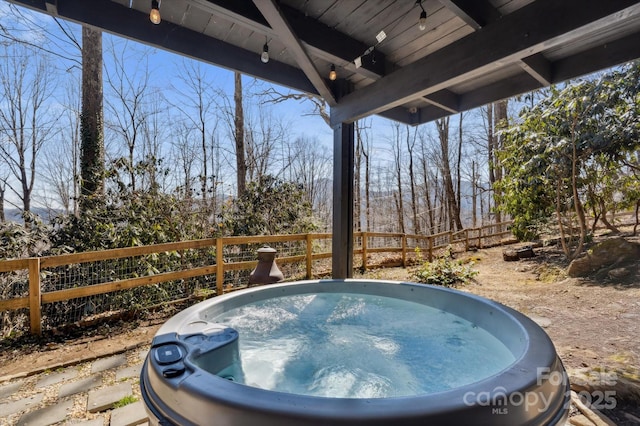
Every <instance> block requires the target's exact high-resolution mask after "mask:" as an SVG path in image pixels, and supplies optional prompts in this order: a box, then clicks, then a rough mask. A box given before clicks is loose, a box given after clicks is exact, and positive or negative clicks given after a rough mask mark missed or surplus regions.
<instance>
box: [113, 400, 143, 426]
mask: <svg viewBox="0 0 640 426" xmlns="http://www.w3.org/2000/svg"><path fill="white" fill-rule="evenodd" d="M148 420H149V418H148V417H147V412H146V410H145V408H144V403H143V402H142V401H138V402H134V403H133V404H129V405H125V406H124V407H120V408H116V409H115V410H113V411H112V412H111V423H109V424H110V426H137V425H141V424H143V423H145V422H147V421H148Z"/></svg>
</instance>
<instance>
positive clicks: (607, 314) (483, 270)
mask: <svg viewBox="0 0 640 426" xmlns="http://www.w3.org/2000/svg"><path fill="white" fill-rule="evenodd" d="M636 241H638V239H637V238H636ZM513 247H514V246H510V248H513ZM503 250H505V247H494V248H489V249H482V250H478V251H476V252H468V253H461V254H458V255H457V256H456V257H457V258H458V259H460V260H465V261H468V262H473V266H472V268H473V269H475V270H477V271H478V275H477V276H476V277H475V278H474V281H473V282H472V283H469V284H466V285H464V286H460V287H458V289H459V290H462V291H467V292H471V293H474V294H477V295H480V296H483V297H487V298H489V299H492V300H495V301H498V302H500V303H503V304H505V305H507V306H510V307H512V308H514V309H516V310H518V311H520V312H522V313H524V314H526V315H528V316H529V317H530V318H532V319H533V320H534V321H536V322H538V324H540V325H541V326H542V327H543V328H544V329H545V331H546V332H547V333H548V334H549V336H550V337H551V340H552V341H553V343H554V345H555V347H556V350H557V351H558V354H559V355H560V358H561V359H562V361H563V363H564V365H565V367H566V368H567V370H568V371H569V372H570V375H571V374H576V373H580V372H589V371H597V372H604V373H608V372H611V373H612V374H614V375H615V377H618V378H623V377H624V378H625V380H627V379H628V380H631V381H632V382H633V383H638V382H637V381H638V379H639V374H640V327H639V322H640V259H639V260H638V263H637V264H636V265H634V266H632V267H631V268H630V270H631V273H630V274H629V275H627V276H626V277H625V280H624V281H615V280H611V279H606V280H594V279H583V278H580V279H578V278H568V277H566V274H565V272H564V271H565V269H566V266H567V265H566V263H565V262H564V261H563V256H562V255H561V254H560V253H559V251H558V249H557V248H555V247H540V248H535V249H534V251H535V254H536V255H535V257H533V258H531V259H521V260H519V261H515V262H506V261H504V260H503V256H502V253H503ZM411 272H412V268H407V269H404V268H389V269H377V270H372V271H368V272H367V273H366V274H365V275H364V276H365V277H366V278H372V279H393V280H403V281H410V280H411ZM173 313H175V310H174V311H172V310H167V311H166V312H160V313H156V314H154V315H153V316H148V317H147V318H146V319H137V320H133V321H132V320H129V321H120V322H118V323H116V324H110V325H106V324H103V325H100V326H98V327H94V328H92V329H90V330H76V331H70V332H68V333H66V334H65V333H63V334H60V333H58V334H57V335H55V336H53V335H52V336H47V337H46V338H43V339H31V340H29V339H27V340H24V341H22V342H6V341H0V381H3V379H6V378H11V377H16V376H21V375H28V374H32V373H37V372H41V371H45V370H47V369H51V370H52V369H55V368H57V367H60V366H65V365H70V364H73V363H75V362H78V361H79V360H87V359H92V358H96V357H99V356H102V355H105V354H109V353H114V352H118V351H121V350H122V349H123V348H133V347H137V346H144V345H146V344H148V343H150V341H151V339H152V337H153V335H154V334H155V332H156V330H157V328H158V327H159V325H160V324H162V323H163V322H164V321H165V320H166V318H168V316H170V315H172V314H173ZM634 386H635V385H634ZM633 389H640V387H637V388H636V387H634V388H633ZM621 392H626V393H629V395H626V394H625V395H622V394H621ZM621 392H619V397H620V399H619V401H618V410H617V412H616V411H612V412H611V413H608V415H611V417H612V418H613V419H614V420H615V421H616V423H617V424H620V425H622V424H625V425H626V424H628V425H633V424H640V408H638V406H639V405H640V403H639V402H638V401H640V393H638V394H637V395H634V394H633V392H634V391H633V390H632V391H628V390H624V391H621Z"/></svg>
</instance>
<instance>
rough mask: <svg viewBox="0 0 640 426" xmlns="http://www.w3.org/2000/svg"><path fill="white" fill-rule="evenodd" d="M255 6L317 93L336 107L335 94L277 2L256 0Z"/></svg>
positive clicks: (273, 0)
mask: <svg viewBox="0 0 640 426" xmlns="http://www.w3.org/2000/svg"><path fill="white" fill-rule="evenodd" d="M254 4H255V5H256V6H257V7H258V9H259V10H260V12H261V13H262V16H264V17H265V19H266V20H267V22H269V25H270V26H271V28H273V29H274V31H275V32H276V34H277V35H278V38H279V39H280V41H281V42H282V43H283V44H284V45H285V46H286V47H287V49H288V50H289V52H290V53H291V54H292V55H293V57H294V58H295V60H296V62H297V63H298V66H299V67H300V69H302V71H303V72H304V73H305V75H306V76H307V78H308V79H309V81H311V84H313V87H315V89H316V92H317V93H319V94H320V96H322V98H323V99H324V100H325V101H326V102H327V103H328V104H329V106H334V105H335V104H336V100H335V97H334V96H333V93H331V89H329V86H328V85H327V83H326V81H325V79H324V78H323V77H322V76H321V75H320V72H319V71H318V70H317V69H316V66H315V64H314V63H313V60H311V58H310V57H309V54H308V53H307V51H306V50H305V48H304V47H303V46H302V44H301V43H300V40H299V39H298V36H296V34H295V33H294V32H293V30H292V29H291V26H290V25H289V22H288V21H287V19H286V18H285V17H284V15H283V14H282V12H281V11H280V8H279V7H278V5H277V4H276V3H275V0H254Z"/></svg>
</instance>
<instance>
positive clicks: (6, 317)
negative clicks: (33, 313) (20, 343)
mask: <svg viewBox="0 0 640 426" xmlns="http://www.w3.org/2000/svg"><path fill="white" fill-rule="evenodd" d="M29 328H30V323H29V309H27V308H21V309H15V310H10V311H3V312H0V338H2V339H5V338H7V337H12V336H19V335H22V334H25V333H28V332H29Z"/></svg>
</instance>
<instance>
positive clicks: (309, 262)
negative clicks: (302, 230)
mask: <svg viewBox="0 0 640 426" xmlns="http://www.w3.org/2000/svg"><path fill="white" fill-rule="evenodd" d="M306 241H307V279H308V280H310V279H311V277H312V275H313V271H312V267H313V240H312V239H311V234H307V238H306Z"/></svg>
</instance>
